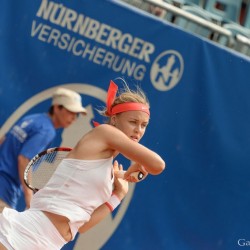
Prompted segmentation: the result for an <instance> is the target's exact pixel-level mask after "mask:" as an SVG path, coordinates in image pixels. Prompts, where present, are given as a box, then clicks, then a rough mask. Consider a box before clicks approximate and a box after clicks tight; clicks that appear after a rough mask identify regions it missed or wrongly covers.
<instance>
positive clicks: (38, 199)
mask: <svg viewBox="0 0 250 250" xmlns="http://www.w3.org/2000/svg"><path fill="white" fill-rule="evenodd" d="M113 182H114V174H113V157H111V158H108V159H100V160H76V159H64V160H63V161H62V162H61V163H60V165H59V166H58V167H57V169H56V171H55V173H54V174H53V176H52V177H51V179H50V180H49V182H48V183H47V185H46V186H45V187H44V188H42V189H40V190H39V191H38V192H37V193H36V194H35V195H34V197H33V199H32V201H31V206H30V208H31V209H32V210H41V211H48V212H51V213H55V214H59V215H62V216H65V217H67V218H68V219H69V220H70V223H69V225H70V228H71V231H72V234H73V238H74V236H75V234H76V233H77V231H78V228H79V227H80V226H81V225H83V224H84V223H85V222H87V221H88V220H89V219H90V216H91V214H92V213H93V211H94V210H95V209H96V208H97V207H99V206H100V205H101V204H103V203H105V202H106V201H107V200H108V199H109V198H110V196H111V194H112V188H113Z"/></svg>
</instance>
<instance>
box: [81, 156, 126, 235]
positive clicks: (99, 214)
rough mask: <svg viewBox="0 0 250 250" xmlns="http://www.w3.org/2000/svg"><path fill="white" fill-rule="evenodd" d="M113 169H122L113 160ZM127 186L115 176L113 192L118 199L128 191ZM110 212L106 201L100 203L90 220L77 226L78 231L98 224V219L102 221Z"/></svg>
mask: <svg viewBox="0 0 250 250" xmlns="http://www.w3.org/2000/svg"><path fill="white" fill-rule="evenodd" d="M114 170H115V171H116V170H122V166H121V165H120V167H119V168H118V163H117V161H115V162H114ZM128 188H129V186H128V182H127V181H125V180H123V179H119V178H116V177H115V179H114V190H113V194H115V195H116V196H117V197H118V198H119V200H120V201H122V200H123V198H124V197H125V196H126V194H127V193H128ZM110 213H111V210H110V207H109V206H108V205H107V204H106V203H104V204H102V205H101V206H99V207H98V208H97V209H96V210H95V211H94V212H93V214H92V215H91V218H90V220H89V221H88V222H87V223H85V224H84V225H83V226H81V227H80V228H79V230H78V232H79V233H85V232H86V231H88V230H89V229H90V228H92V227H93V226H95V225H96V224H98V223H99V222H100V221H102V220H103V219H104V218H105V217H106V216H107V215H108V214H110Z"/></svg>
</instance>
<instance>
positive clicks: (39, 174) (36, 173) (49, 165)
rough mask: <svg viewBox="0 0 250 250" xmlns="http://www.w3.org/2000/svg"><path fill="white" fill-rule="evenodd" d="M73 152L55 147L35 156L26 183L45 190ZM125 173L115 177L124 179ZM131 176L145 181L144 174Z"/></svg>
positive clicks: (27, 171)
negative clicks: (63, 161)
mask: <svg viewBox="0 0 250 250" xmlns="http://www.w3.org/2000/svg"><path fill="white" fill-rule="evenodd" d="M71 150H72V149H71V148H67V147H55V148H49V149H47V150H44V151H42V152H41V153H39V154H37V155H35V156H34V157H33V158H32V159H31V160H30V162H29V163H28V165H27V167H26V168H25V171H24V182H25V184H26V185H27V186H28V188H30V189H32V190H33V191H34V192H37V191H38V190H39V189H41V188H43V187H44V186H45V185H46V184H47V183H48V181H49V179H50V178H51V176H52V175H53V173H54V172H55V170H56V168H57V166H58V165H59V163H60V162H61V161H62V160H63V159H64V158H65V157H66V155H67V154H68V153H69V152H70V151H71ZM125 172H126V171H123V170H122V171H115V176H116V177H118V178H122V179H123V178H124V173H125ZM131 176H134V177H135V179H136V181H137V182H139V181H141V180H143V177H144V174H143V173H142V172H134V173H132V174H131Z"/></svg>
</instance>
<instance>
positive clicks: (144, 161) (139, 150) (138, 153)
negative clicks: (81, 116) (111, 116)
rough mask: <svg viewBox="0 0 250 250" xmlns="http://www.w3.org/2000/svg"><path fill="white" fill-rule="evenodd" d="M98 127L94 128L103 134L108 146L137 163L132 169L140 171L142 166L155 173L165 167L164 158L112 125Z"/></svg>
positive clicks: (158, 172)
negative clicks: (136, 167) (135, 167)
mask: <svg viewBox="0 0 250 250" xmlns="http://www.w3.org/2000/svg"><path fill="white" fill-rule="evenodd" d="M99 127H100V128H99ZM99 127H98V128H96V129H99V130H100V131H99V132H98V133H100V136H103V138H104V140H105V142H106V144H107V145H108V147H109V148H111V149H113V150H115V151H117V152H119V153H121V154H122V155H124V156H125V157H126V158H128V159H130V160H131V161H133V162H136V163H137V164H138V169H134V171H136V170H138V171H142V170H143V169H141V166H143V167H144V168H145V170H146V171H147V172H148V173H150V174H152V175H157V174H160V173H161V172H162V171H163V170H164V169H165V162H164V160H163V159H162V158H161V157H160V156H159V155H158V154H157V153H155V152H154V151H152V150H150V149H149V148H147V147H145V146H143V145H141V144H140V143H138V142H135V141H133V140H131V138H129V137H128V136H127V135H125V134H124V133H123V132H122V131H120V130H119V129H117V128H115V127H113V126H110V125H102V126H99Z"/></svg>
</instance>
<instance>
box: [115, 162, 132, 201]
mask: <svg viewBox="0 0 250 250" xmlns="http://www.w3.org/2000/svg"><path fill="white" fill-rule="evenodd" d="M113 167H114V171H119V170H120V171H122V170H123V167H122V164H118V162H117V161H115V162H114V164H113ZM128 190H129V185H128V181H127V180H124V179H122V178H118V177H116V176H115V178H114V190H113V193H115V194H116V195H117V196H118V197H119V199H120V200H122V199H123V198H124V197H125V196H126V194H127V193H128Z"/></svg>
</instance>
